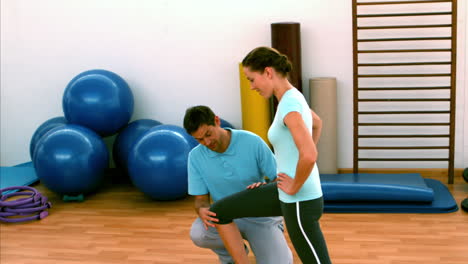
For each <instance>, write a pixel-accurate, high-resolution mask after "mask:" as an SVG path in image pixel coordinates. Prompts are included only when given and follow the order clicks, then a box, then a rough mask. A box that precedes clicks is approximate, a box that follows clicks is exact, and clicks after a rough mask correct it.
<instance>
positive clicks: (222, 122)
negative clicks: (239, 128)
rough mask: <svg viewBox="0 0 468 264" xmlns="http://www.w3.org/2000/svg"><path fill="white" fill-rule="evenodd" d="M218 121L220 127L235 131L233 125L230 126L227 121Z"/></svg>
mask: <svg viewBox="0 0 468 264" xmlns="http://www.w3.org/2000/svg"><path fill="white" fill-rule="evenodd" d="M220 121H221V127H223V128H224V127H228V128H232V129H235V127H234V126H233V125H231V123H229V122H228V121H226V120H224V119H222V118H220Z"/></svg>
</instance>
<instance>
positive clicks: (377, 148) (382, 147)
mask: <svg viewBox="0 0 468 264" xmlns="http://www.w3.org/2000/svg"><path fill="white" fill-rule="evenodd" d="M449 148H450V147H449V146H392V147H389V146H372V147H363V146H359V147H358V149H366V150H397V149H400V150H402V149H407V150H408V149H449Z"/></svg>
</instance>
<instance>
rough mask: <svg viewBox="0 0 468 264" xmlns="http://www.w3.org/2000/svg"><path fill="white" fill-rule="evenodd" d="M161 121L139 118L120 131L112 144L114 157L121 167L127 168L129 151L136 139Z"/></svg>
mask: <svg viewBox="0 0 468 264" xmlns="http://www.w3.org/2000/svg"><path fill="white" fill-rule="evenodd" d="M157 125H161V122H159V121H156V120H152V119H138V120H135V121H132V122H130V123H129V124H128V125H127V126H126V127H125V128H124V129H123V130H121V131H120V132H119V134H118V135H117V137H116V138H115V141H114V144H113V146H112V157H113V159H114V163H115V165H116V166H117V167H119V168H124V169H126V168H127V165H126V164H127V159H128V153H129V152H130V149H131V147H132V146H133V144H135V142H136V140H137V139H138V138H139V137H140V136H142V135H143V134H144V133H145V132H147V131H148V130H150V129H151V128H152V127H155V126H157Z"/></svg>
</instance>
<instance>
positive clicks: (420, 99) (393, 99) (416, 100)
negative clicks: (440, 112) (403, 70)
mask: <svg viewBox="0 0 468 264" xmlns="http://www.w3.org/2000/svg"><path fill="white" fill-rule="evenodd" d="M358 102H450V98H366V99H358Z"/></svg>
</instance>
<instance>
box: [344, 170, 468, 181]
mask: <svg viewBox="0 0 468 264" xmlns="http://www.w3.org/2000/svg"><path fill="white" fill-rule="evenodd" d="M463 170H464V169H463V168H455V169H454V183H461V182H464V180H463V177H462V175H463ZM359 172H362V173H419V174H421V176H422V177H424V178H431V179H436V180H440V181H442V182H443V183H448V170H447V169H439V168H436V169H428V168H398V169H397V168H395V169H393V168H392V169H376V168H362V169H359ZM338 173H353V169H352V168H341V169H338Z"/></svg>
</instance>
